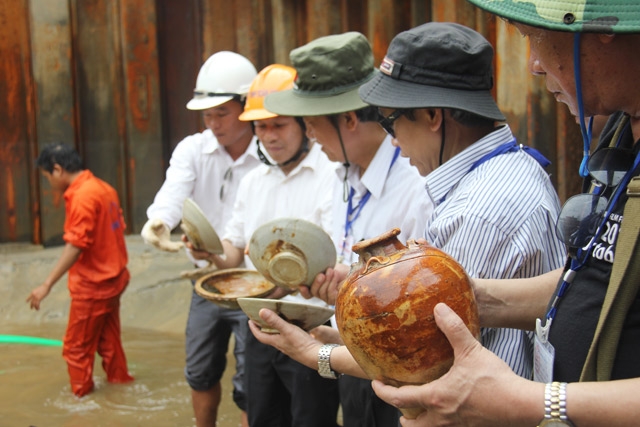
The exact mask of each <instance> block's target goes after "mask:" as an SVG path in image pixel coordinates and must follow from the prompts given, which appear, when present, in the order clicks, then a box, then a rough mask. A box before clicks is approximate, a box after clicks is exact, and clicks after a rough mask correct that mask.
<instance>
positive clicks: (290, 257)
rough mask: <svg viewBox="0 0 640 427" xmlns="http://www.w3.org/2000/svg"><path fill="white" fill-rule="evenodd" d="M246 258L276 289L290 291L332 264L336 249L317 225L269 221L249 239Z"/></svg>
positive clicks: (292, 220)
mask: <svg viewBox="0 0 640 427" xmlns="http://www.w3.org/2000/svg"><path fill="white" fill-rule="evenodd" d="M249 258H251V262H253V265H254V266H255V267H256V269H257V270H258V271H259V272H260V273H261V274H262V275H263V276H264V277H266V278H267V279H268V280H269V281H271V282H273V283H275V284H276V285H277V286H280V287H282V288H285V289H288V290H291V289H297V288H298V286H300V285H310V284H311V283H313V280H314V278H315V277H316V276H317V275H318V273H322V272H323V271H325V270H326V269H327V268H328V267H333V266H335V264H336V248H335V246H334V244H333V241H332V240H331V237H329V235H328V234H327V233H326V232H325V231H324V230H323V229H322V228H321V227H319V226H317V225H315V224H313V223H311V222H309V221H305V220H302V219H296V218H280V219H276V220H273V221H269V222H267V223H265V224H263V225H262V226H260V227H258V229H257V230H256V231H255V232H254V233H253V235H252V236H251V241H250V242H249Z"/></svg>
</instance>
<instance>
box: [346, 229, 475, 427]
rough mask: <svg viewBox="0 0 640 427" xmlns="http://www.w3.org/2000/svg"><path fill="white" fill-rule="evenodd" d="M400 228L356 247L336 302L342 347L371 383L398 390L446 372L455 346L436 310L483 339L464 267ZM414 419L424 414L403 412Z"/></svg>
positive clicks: (411, 411) (410, 410) (433, 378)
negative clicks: (448, 312)
mask: <svg viewBox="0 0 640 427" xmlns="http://www.w3.org/2000/svg"><path fill="white" fill-rule="evenodd" d="M399 233H400V230H399V229H397V228H396V229H393V230H391V231H389V232H387V233H385V234H383V235H381V236H378V237H376V238H373V239H369V240H364V241H362V242H359V243H357V244H356V245H354V246H353V251H354V252H356V253H357V254H358V255H359V260H358V262H357V263H354V264H353V265H352V266H351V271H350V272H349V275H348V276H347V279H346V281H345V283H344V284H343V285H342V287H341V288H340V291H339V293H338V296H337V299H336V310H335V315H336V322H337V325H338V329H339V331H340V336H341V337H342V339H343V341H344V343H345V345H346V346H347V348H348V349H349V351H350V352H351V354H352V355H353V357H354V358H355V360H356V361H357V362H358V364H359V365H360V366H361V367H362V369H363V370H364V371H365V373H366V374H367V375H368V376H369V377H370V378H371V379H378V380H381V381H382V382H384V383H386V384H391V385H394V386H399V385H406V384H424V383H427V382H430V381H433V380H435V379H436V378H439V377H440V376H442V375H443V374H445V373H446V372H447V371H448V370H449V368H450V367H451V365H452V363H453V349H452V348H451V345H450V344H449V341H448V340H447V338H446V337H445V336H444V334H443V333H442V332H441V331H440V329H438V326H437V325H436V323H435V319H434V316H433V308H434V307H435V305H436V304H437V303H439V302H444V303H446V304H447V305H448V306H449V307H451V309H452V310H454V311H455V312H456V313H457V314H458V315H459V316H460V317H461V318H462V320H463V321H464V323H465V324H466V325H467V327H468V328H469V330H470V331H471V333H472V334H474V336H476V337H479V331H480V327H479V322H478V311H477V307H476V302H475V297H474V295H473V291H472V289H471V286H470V282H469V278H468V277H467V275H466V273H465V271H464V269H463V268H462V266H460V264H458V263H457V262H456V261H455V260H454V259H453V258H451V257H450V256H449V255H447V254H446V253H444V252H443V251H441V250H439V249H437V248H435V247H433V246H430V245H428V244H424V243H417V242H415V241H413V240H409V241H408V242H407V246H405V245H403V244H402V243H401V242H400V241H399V240H398V238H397V235H398V234H399ZM402 411H403V413H404V415H405V416H408V417H410V418H415V416H417V414H418V413H420V412H421V410H416V409H415V408H414V409H410V408H409V409H403V410H402Z"/></svg>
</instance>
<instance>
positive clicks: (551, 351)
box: [533, 319, 556, 383]
mask: <svg viewBox="0 0 640 427" xmlns="http://www.w3.org/2000/svg"><path fill="white" fill-rule="evenodd" d="M550 328H551V320H550V319H547V322H546V325H544V326H542V321H541V320H540V319H536V336H535V340H534V344H533V380H534V381H538V382H541V383H550V382H551V381H552V379H553V360H554V358H555V357H556V350H555V348H553V346H552V345H551V343H550V342H549V329H550Z"/></svg>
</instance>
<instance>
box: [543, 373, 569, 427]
mask: <svg viewBox="0 0 640 427" xmlns="http://www.w3.org/2000/svg"><path fill="white" fill-rule="evenodd" d="M567 426H570V427H575V426H574V425H573V423H572V422H571V421H570V420H569V417H567V383H560V382H552V383H548V384H547V385H546V386H545V388H544V418H543V419H542V421H540V423H539V424H538V427H567Z"/></svg>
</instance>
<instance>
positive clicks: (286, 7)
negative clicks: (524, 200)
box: [0, 0, 581, 245]
mask: <svg viewBox="0 0 640 427" xmlns="http://www.w3.org/2000/svg"><path fill="white" fill-rule="evenodd" d="M430 20H435V21H454V22H459V23H461V24H465V25H468V26H470V27H473V28H475V29H477V30H478V31H479V32H481V33H482V34H484V35H485V37H487V39H488V40H489V41H490V42H491V43H492V44H493V45H494V46H495V48H496V64H495V66H496V87H495V91H494V93H495V96H496V99H497V100H498V104H499V105H500V106H501V108H502V109H503V111H504V112H505V115H506V116H507V118H508V120H509V124H510V125H511V127H512V128H513V130H514V132H515V133H516V135H517V137H518V139H519V140H520V141H522V142H525V143H528V144H530V145H533V146H535V147H537V148H539V149H540V150H541V151H542V152H543V153H544V154H545V155H547V156H548V157H549V158H550V159H551V160H552V161H553V165H552V166H551V167H550V173H551V175H552V179H553V180H554V183H555V185H556V188H557V189H558V192H559V194H560V196H561V198H562V199H563V200H564V199H566V198H567V197H568V196H570V195H572V194H574V193H576V192H578V191H579V189H580V180H579V179H578V177H577V168H578V164H579V160H580V159H579V156H580V150H579V149H577V148H578V147H580V144H581V143H580V135H579V129H578V127H577V125H576V124H575V123H574V121H573V118H571V117H570V115H569V114H568V112H567V110H566V107H564V106H563V105H557V104H556V102H555V100H554V99H553V98H552V97H551V96H550V95H549V94H548V93H547V92H546V90H545V87H544V81H543V80H542V79H540V78H535V77H533V76H531V75H530V74H529V73H528V71H527V49H528V46H527V44H526V40H524V39H523V38H522V37H520V35H519V34H517V32H516V30H515V29H514V28H513V27H511V26H509V25H507V24H505V23H504V22H503V21H501V20H497V19H495V18H493V17H491V16H489V15H487V14H485V13H483V12H481V11H480V10H478V9H477V8H475V7H473V6H471V5H470V4H468V3H467V2H466V1H465V0H235V1H228V0H0V23H1V25H0V52H2V54H3V55H2V57H3V61H1V62H0V166H1V169H0V177H1V178H0V243H3V242H17V241H31V242H35V243H44V244H47V245H48V244H54V243H59V242H60V236H61V230H62V224H63V220H64V206H63V200H62V198H61V195H60V194H53V192H52V191H51V189H50V188H49V185H48V183H46V182H45V181H44V180H43V179H42V177H41V176H40V175H39V173H38V171H37V170H36V169H35V167H34V159H35V157H36V156H37V153H38V147H41V146H42V145H43V144H46V143H47V142H50V141H54V140H62V141H65V142H67V143H70V144H74V145H75V146H76V148H77V149H78V150H79V151H80V153H81V154H82V156H83V157H84V159H85V163H86V166H87V167H89V168H90V169H91V170H93V171H94V173H96V175H98V176H100V177H101V178H103V179H105V180H106V181H108V182H109V183H111V184H112V185H113V186H114V187H115V188H116V189H117V190H118V192H119V194H120V197H121V201H122V205H123V208H124V210H125V216H126V219H127V223H128V227H129V228H128V231H129V232H130V233H137V232H139V230H140V228H141V227H142V225H143V224H144V221H145V219H146V216H145V211H146V208H147V206H148V205H149V204H150V203H151V201H152V199H153V196H154V194H155V192H156V191H157V190H158V188H159V187H160V185H161V184H162V181H163V179H164V173H165V170H166V167H167V165H168V159H169V157H170V155H171V152H172V150H173V148H174V147H175V145H176V144H177V143H178V142H179V141H180V139H182V138H183V137H184V136H186V135H188V134H190V133H194V132H197V131H199V130H201V128H202V123H201V119H200V116H199V114H197V113H195V112H191V111H188V110H186V108H185V107H184V106H185V103H186V102H187V101H188V100H189V99H190V97H191V92H192V89H193V85H194V83H195V78H196V75H197V72H198V69H199V67H200V65H201V63H202V61H203V60H205V59H206V58H207V57H208V56H209V55H211V54H212V53H214V52H216V51H219V50H233V51H237V52H239V53H241V54H243V55H245V56H247V57H248V58H249V59H251V60H252V61H253V62H254V64H255V65H256V68H258V69H261V68H263V67H265V66H266V65H269V64H271V63H274V62H278V63H285V64H288V63H289V51H290V50H291V49H293V48H295V47H297V46H300V45H302V44H304V43H306V42H308V41H311V40H313V39H314V38H316V37H319V36H323V35H327V34H332V33H339V32H344V31H351V30H355V31H360V32H362V33H364V34H365V35H366V36H367V37H368V38H369V40H370V41H371V44H372V46H373V49H374V54H375V57H376V62H377V63H378V62H379V61H380V60H381V59H382V58H383V56H384V53H385V51H386V49H387V47H388V44H389V42H390V41H391V39H392V38H393V36H394V35H395V34H397V33H398V32H400V31H403V30H406V29H408V28H411V27H413V26H415V25H419V24H421V23H423V22H427V21H430Z"/></svg>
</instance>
